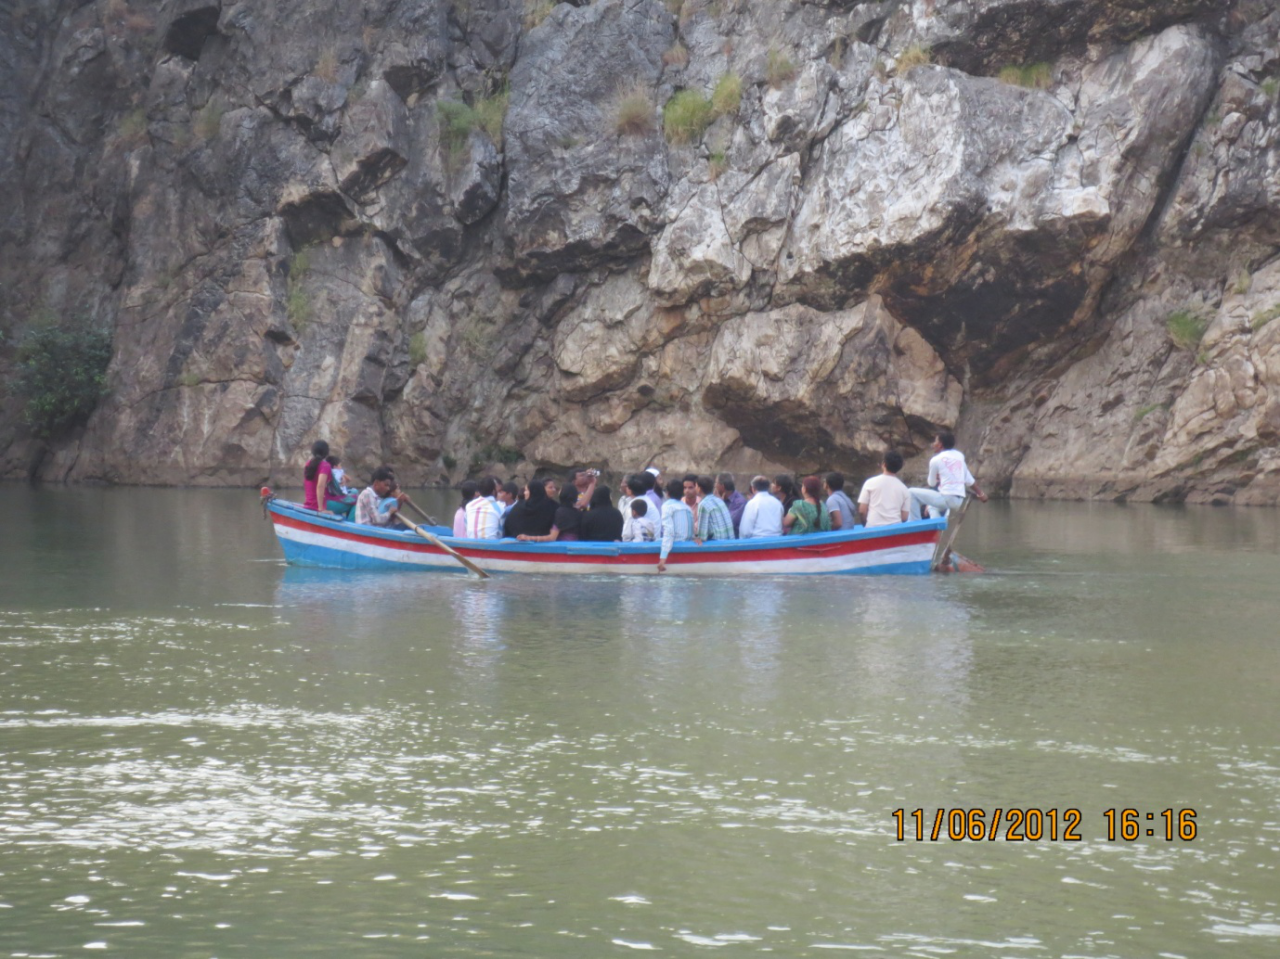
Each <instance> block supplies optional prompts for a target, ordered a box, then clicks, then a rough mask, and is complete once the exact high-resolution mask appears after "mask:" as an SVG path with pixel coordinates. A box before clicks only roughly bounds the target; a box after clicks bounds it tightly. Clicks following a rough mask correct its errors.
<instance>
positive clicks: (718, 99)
mask: <svg viewBox="0 0 1280 959" xmlns="http://www.w3.org/2000/svg"><path fill="white" fill-rule="evenodd" d="M741 105H742V77H740V76H738V75H737V74H736V73H734V72H732V71H730V72H729V73H726V74H724V75H722V76H721V77H720V79H719V80H717V81H716V88H715V89H714V90H713V91H712V92H711V109H712V111H713V112H714V113H715V115H716V116H717V117H727V116H733V115H735V114H737V112H738V107H739V106H741Z"/></svg>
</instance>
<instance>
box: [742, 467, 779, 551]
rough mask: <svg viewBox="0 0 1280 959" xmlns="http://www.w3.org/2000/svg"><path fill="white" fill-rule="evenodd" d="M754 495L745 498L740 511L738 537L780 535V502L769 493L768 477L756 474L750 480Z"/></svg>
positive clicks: (753, 537)
mask: <svg viewBox="0 0 1280 959" xmlns="http://www.w3.org/2000/svg"><path fill="white" fill-rule="evenodd" d="M751 488H752V489H753V490H755V495H754V496H752V497H751V499H749V500H747V508H746V509H744V510H743V511H742V525H741V526H740V527H739V528H738V538H739V539H756V538H758V537H761V536H781V535H782V515H783V510H782V503H781V501H779V500H778V499H777V497H775V496H773V495H771V494H770V493H769V477H767V476H757V477H756V478H755V479H753V480H752V481H751Z"/></svg>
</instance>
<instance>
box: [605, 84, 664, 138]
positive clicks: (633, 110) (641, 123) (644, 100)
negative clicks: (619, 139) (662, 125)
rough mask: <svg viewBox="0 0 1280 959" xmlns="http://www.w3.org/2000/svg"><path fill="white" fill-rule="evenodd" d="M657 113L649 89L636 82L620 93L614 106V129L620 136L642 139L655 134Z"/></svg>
mask: <svg viewBox="0 0 1280 959" xmlns="http://www.w3.org/2000/svg"><path fill="white" fill-rule="evenodd" d="M655 121H656V111H655V109H654V105H653V98H652V97H651V96H650V94H649V88H648V87H646V86H645V85H644V84H643V83H640V82H638V81H637V82H636V83H633V84H632V85H631V86H629V87H626V88H625V89H623V90H621V91H620V92H619V93H618V96H617V99H616V100H615V101H614V104H613V129H614V132H616V133H617V134H618V136H630V137H640V136H645V135H646V134H648V133H652V132H653V128H654V124H655Z"/></svg>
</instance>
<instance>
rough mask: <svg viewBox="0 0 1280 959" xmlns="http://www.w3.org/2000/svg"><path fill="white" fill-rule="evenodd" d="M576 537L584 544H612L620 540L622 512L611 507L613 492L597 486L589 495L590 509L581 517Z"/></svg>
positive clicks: (605, 487) (607, 488)
mask: <svg viewBox="0 0 1280 959" xmlns="http://www.w3.org/2000/svg"><path fill="white" fill-rule="evenodd" d="M578 535H579V536H580V537H581V538H582V539H583V541H584V542H591V543H612V542H614V541H615V540H620V539H622V511H621V510H619V509H618V508H617V507H616V506H614V505H613V492H612V491H611V490H610V489H609V487H607V486H597V487H596V491H595V492H594V493H592V494H591V508H590V509H589V510H587V512H586V514H585V515H584V516H583V517H582V527H581V529H579V530H578Z"/></svg>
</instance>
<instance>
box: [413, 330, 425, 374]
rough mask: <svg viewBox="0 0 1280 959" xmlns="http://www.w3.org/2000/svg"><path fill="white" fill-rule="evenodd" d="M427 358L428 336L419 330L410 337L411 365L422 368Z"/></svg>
mask: <svg viewBox="0 0 1280 959" xmlns="http://www.w3.org/2000/svg"><path fill="white" fill-rule="evenodd" d="M426 358H427V335H426V334H425V333H423V332H422V331H421V330H419V331H418V332H417V333H415V334H413V336H411V337H409V365H410V366H421V365H422V364H423V362H424V361H425V360H426Z"/></svg>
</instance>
